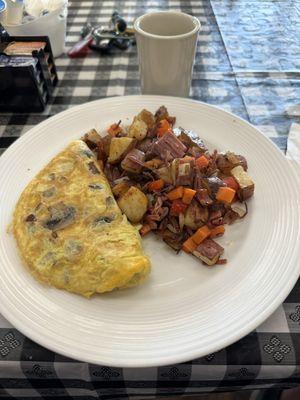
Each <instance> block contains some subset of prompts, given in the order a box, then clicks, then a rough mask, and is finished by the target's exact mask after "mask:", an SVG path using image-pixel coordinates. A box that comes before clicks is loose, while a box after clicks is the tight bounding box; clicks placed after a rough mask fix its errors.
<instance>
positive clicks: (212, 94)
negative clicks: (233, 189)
mask: <svg viewBox="0 0 300 400" xmlns="http://www.w3.org/2000/svg"><path fill="white" fill-rule="evenodd" d="M156 9H172V10H181V11H184V12H187V13H190V14H193V15H195V16H197V17H198V18H199V20H200V21H201V24H202V29H201V32H200V36H199V42H198V49H197V55H196V63H195V69H194V76H193V83H192V92H191V96H192V97H193V98H195V99H198V100H201V101H205V102H208V103H210V104H214V105H218V106H220V107H222V108H224V109H226V110H229V111H232V112H233V113H236V114H237V115H239V116H241V117H242V118H244V119H246V120H248V121H250V122H251V123H253V124H254V125H257V126H258V127H259V128H260V129H261V130H262V132H263V133H264V134H265V135H267V136H268V137H269V138H271V139H272V140H273V141H274V142H275V143H276V144H277V145H278V146H279V147H280V149H281V150H283V151H284V150H285V148H286V138H287V133H288V130H289V127H290V124H291V120H290V119H289V117H288V116H287V114H286V109H287V107H288V106H291V105H294V104H297V102H299V99H300V71H299V67H300V43H299V40H298V39H299V28H300V26H299V24H300V23H299V21H300V18H299V13H300V2H299V0H285V1H284V6H283V5H282V2H280V1H275V0H274V1H272V0H264V1H261V0H235V1H232V0H151V1H150V0H149V1H139V0H127V1H123V0H120V1H117V0H116V1H111V0H103V1H97V0H93V1H84V0H83V1H79V0H73V1H72V2H71V3H70V5H69V15H68V32H67V39H66V41H67V42H66V45H67V47H68V48H70V47H71V46H72V45H74V44H75V43H76V41H77V40H78V38H79V33H80V28H81V26H82V25H83V24H84V23H85V22H86V21H87V20H90V21H93V22H97V23H99V24H104V25H105V24H107V21H108V20H109V18H110V15H111V13H112V12H113V11H114V10H120V11H121V12H122V14H123V16H124V17H125V18H126V19H127V20H128V21H130V22H132V21H133V19H134V18H135V17H136V16H138V15H140V14H142V13H144V12H147V11H151V10H156ZM56 65H57V69H58V74H59V79H60V82H59V85H58V88H57V89H56V93H55V97H54V100H53V102H52V103H51V104H50V105H49V106H48V107H47V109H46V110H45V112H44V113H42V114H9V113H5V114H0V148H1V151H4V150H5V149H6V148H7V147H8V146H9V145H10V144H11V143H12V142H13V141H14V140H16V139H17V138H18V137H19V136H20V135H22V134H24V133H25V132H26V131H27V130H28V129H30V128H31V127H32V126H34V125H36V124H37V123H39V122H41V121H43V120H44V119H46V118H48V117H49V116H51V115H54V114H56V113H58V112H60V111H62V110H65V109H67V108H69V107H71V106H73V105H75V104H81V103H84V102H87V101H91V100H95V99H99V98H101V97H107V96H122V95H129V94H137V93H139V78H138V62H137V53H136V48H135V47H132V48H131V49H130V50H128V51H126V52H120V53H119V54H116V55H114V56H100V55H99V54H98V53H90V54H89V55H88V56H86V57H85V58H80V59H72V60H70V59H69V58H68V57H67V56H62V57H60V58H58V59H57V60H56ZM299 119H300V118H298V119H297V118H294V119H293V122H300V120H299ZM299 288H300V282H299V283H298V284H297V285H296V286H295V288H294V290H293V291H292V292H291V294H290V295H289V297H288V298H287V299H286V301H285V302H284V303H283V305H282V306H280V307H279V309H278V310H277V311H276V312H275V313H274V314H273V315H272V317H271V318H269V319H268V320H267V321H266V322H265V323H264V324H262V325H261V326H260V327H258V328H257V330H256V331H255V332H252V333H251V334H250V335H248V336H246V337H245V338H243V339H241V340H240V341H238V342H237V343H235V344H233V345H232V346H230V347H228V348H226V349H224V350H221V351H219V352H217V353H214V354H209V355H208V356H206V357H204V358H201V359H196V360H192V361H190V362H186V363H183V364H178V365H172V366H168V367H159V368H145V369H119V368H109V367H106V366H96V365H89V364H86V363H80V362H76V361H74V360H71V359H67V358H65V357H62V356H60V355H58V354H55V353H53V352H51V351H49V350H47V349H44V348H42V347H41V346H39V345H37V344H36V343H34V342H32V341H31V340H29V339H28V338H26V337H24V336H23V335H22V334H21V333H20V332H18V331H17V330H16V329H14V328H13V327H12V326H11V325H10V324H9V323H8V322H7V321H6V320H4V319H3V318H2V317H1V316H0V398H22V399H25V398H39V397H41V398H47V399H48V398H49V399H50V398H60V399H62V398H64V399H72V398H74V399H94V398H97V397H101V398H102V399H119V398H120V399H121V398H141V399H142V398H151V397H156V396H166V395H176V394H196V393H202V392H213V391H224V390H226V391H227V390H238V389H243V388H247V389H255V388H268V387H291V386H294V385H299V383H300V289H299Z"/></svg>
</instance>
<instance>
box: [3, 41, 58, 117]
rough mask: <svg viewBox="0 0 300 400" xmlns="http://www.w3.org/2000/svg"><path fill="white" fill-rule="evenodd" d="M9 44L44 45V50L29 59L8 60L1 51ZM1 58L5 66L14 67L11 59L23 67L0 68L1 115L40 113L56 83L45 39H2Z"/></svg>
mask: <svg viewBox="0 0 300 400" xmlns="http://www.w3.org/2000/svg"><path fill="white" fill-rule="evenodd" d="M11 42H45V43H46V46H45V48H44V49H41V50H38V51H36V50H34V51H32V55H31V56H23V55H20V56H18V55H12V56H7V55H5V54H4V53H3V51H4V50H5V48H6V46H7V45H8V44H9V43H11ZM1 57H2V59H3V60H4V64H5V63H10V64H13V63H14V58H17V57H22V58H24V65H18V66H16V65H14V66H12V65H5V66H0V111H6V112H7V111H10V112H34V111H39V112H40V111H43V110H44V109H45V106H46V104H47V103H48V101H49V100H50V99H51V97H52V95H53V91H54V88H55V86H56V85H57V82H58V77H57V71H56V67H55V62H54V58H53V53H52V49H51V45H50V41H49V38H48V36H8V37H7V36H5V37H3V39H2V42H1V43H0V59H1ZM5 58H9V60H7V59H5ZM26 58H27V59H28V63H26Z"/></svg>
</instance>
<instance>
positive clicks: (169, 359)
mask: <svg viewBox="0 0 300 400" xmlns="http://www.w3.org/2000/svg"><path fill="white" fill-rule="evenodd" d="M126 98H130V99H133V100H139V101H141V100H142V99H147V98H149V99H151V100H154V99H157V102H159V101H164V99H165V101H168V100H176V99H177V100H179V101H180V102H184V103H186V104H189V103H194V104H196V105H197V104H198V105H199V104H200V105H202V106H205V107H208V108H209V109H217V110H218V111H220V112H221V113H224V114H226V115H227V116H228V117H231V118H234V119H236V120H238V121H240V122H242V123H244V124H246V125H247V126H248V127H249V128H251V129H253V130H254V131H256V133H257V134H259V135H260V137H261V139H262V140H264V141H265V142H266V143H268V145H269V146H272V148H273V151H276V152H277V155H279V154H280V157H281V158H282V160H284V162H286V166H287V168H288V169H289V170H290V173H291V174H293V176H294V177H295V178H297V179H298V181H299V182H300V178H299V177H298V176H297V174H296V172H295V171H294V169H293V168H292V166H291V164H290V163H289V162H288V160H287V159H286V157H285V156H284V154H283V153H282V152H281V151H280V149H279V148H278V147H277V146H276V145H275V144H274V143H273V142H272V141H271V140H270V139H269V138H267V137H266V136H265V135H264V134H263V133H262V132H261V130H260V129H259V128H257V127H255V126H254V125H252V124H251V123H250V122H248V121H247V120H245V119H243V118H241V117H239V116H237V115H235V114H233V113H231V112H229V111H227V110H224V109H222V108H221V107H218V106H215V105H211V104H208V103H205V102H202V101H198V100H195V99H190V98H180V97H172V96H156V95H129V96H113V97H106V98H103V99H97V100H93V101H91V102H87V103H83V104H80V105H76V106H74V107H71V108H69V109H67V110H64V111H62V112H60V113H58V114H56V115H54V116H51V117H49V118H47V119H46V120H44V121H42V122H41V123H39V124H37V125H36V126H34V127H33V128H31V129H29V130H28V131H27V132H26V133H24V134H23V135H22V136H21V137H19V138H18V139H17V140H16V141H15V142H14V143H13V144H12V145H10V146H9V148H8V149H7V150H5V151H4V153H3V154H2V155H1V156H0V170H1V165H2V163H4V162H5V160H6V158H8V157H10V153H11V152H14V149H15V147H16V146H18V145H19V144H20V143H22V142H23V141H26V138H27V137H28V136H29V135H34V134H35V131H37V130H38V129H39V128H40V127H41V126H42V127H46V126H47V125H48V124H51V123H52V121H55V120H56V119H60V118H61V115H62V114H63V115H68V114H72V113H74V111H76V110H77V109H78V110H79V109H80V110H82V109H83V108H85V107H89V105H90V104H95V103H99V104H100V105H101V103H102V102H110V101H112V102H113V101H118V100H120V99H122V101H123V102H126ZM140 104H142V103H140ZM298 199H299V200H300V196H299V194H298ZM299 249H300V244H298V250H299ZM299 274H300V264H299V266H298V267H297V266H295V268H294V269H293V274H291V275H290V276H289V280H288V282H286V285H285V287H284V290H282V291H281V292H280V295H279V296H277V297H276V298H274V300H273V302H272V303H271V304H270V305H269V306H268V307H266V308H265V309H264V311H263V312H262V313H261V314H259V315H258V316H257V317H256V318H254V319H253V320H252V321H251V322H249V323H248V324H247V325H245V326H244V327H243V328H240V329H239V330H238V333H234V334H232V335H230V336H229V337H228V336H226V337H224V338H223V339H222V340H220V341H219V342H218V345H215V346H213V345H211V346H210V347H213V349H211V350H210V351H209V350H207V349H206V350H205V351H203V350H202V349H201V348H200V349H199V350H198V351H195V350H191V351H189V352H186V353H183V354H182V355H181V354H180V355H176V354H173V355H168V356H160V357H157V356H156V357H155V359H153V358H151V359H150V361H147V360H142V361H141V360H140V359H134V360H133V359H130V360H129V361H127V360H122V361H120V362H118V361H117V360H115V361H111V362H110V361H109V362H107V361H105V365H107V366H110V367H122V368H127V367H130V368H132V367H158V366H166V365H170V364H174V363H176V364H177V363H180V362H186V361H187V360H193V359H195V358H199V357H202V356H205V355H207V354H209V353H211V352H217V351H219V350H221V349H223V348H225V347H227V346H229V345H231V344H232V343H235V342H236V341H238V340H240V339H241V338H243V337H244V336H246V335H247V334H249V333H250V332H252V331H253V330H254V329H256V328H257V327H258V326H259V325H260V324H261V323H262V322H264V321H265V320H266V319H267V318H268V317H270V316H271V314H272V313H273V312H274V311H275V310H276V309H277V308H278V306H280V305H281V304H282V302H283V301H284V300H285V298H286V297H287V296H288V294H289V293H290V291H291V290H292V288H293V287H294V285H295V283H296V281H297V279H298V277H299ZM1 296H2V295H0V297H1ZM6 297H7V296H6ZM0 312H1V314H2V315H3V316H4V317H5V318H6V319H7V320H8V321H9V322H11V324H12V325H13V327H15V328H16V329H17V330H19V331H20V332H21V333H22V334H24V335H25V336H27V337H29V338H30V339H32V340H33V341H35V342H36V343H38V344H39V345H41V346H43V347H45V348H47V349H49V350H51V351H53V352H56V353H59V354H61V355H63V356H65V357H68V358H73V359H75V360H79V361H84V362H88V363H93V364H99V363H100V361H99V360H98V361H97V360H96V359H94V358H93V357H91V356H85V355H81V354H80V355H79V353H80V351H77V352H76V351H74V349H72V350H71V351H68V350H65V349H61V348H60V347H59V345H55V344H52V342H47V339H45V340H43V337H42V336H41V335H40V334H39V333H36V332H35V331H34V330H31V329H30V325H29V324H28V325H25V326H24V325H23V324H22V322H21V323H19V322H18V320H16V316H14V315H13V314H10V315H9V313H8V311H6V309H5V307H4V306H3V303H2V302H0ZM190 353H192V354H190ZM96 358H97V357H96Z"/></svg>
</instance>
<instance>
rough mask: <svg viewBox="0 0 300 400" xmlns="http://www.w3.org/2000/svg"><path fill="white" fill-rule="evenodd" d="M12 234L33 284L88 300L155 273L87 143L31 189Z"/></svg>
mask: <svg viewBox="0 0 300 400" xmlns="http://www.w3.org/2000/svg"><path fill="white" fill-rule="evenodd" d="M13 232H14V236H15V238H16V241H17V244H18V247H19V250H20V253H21V255H22V258H23V259H24V260H25V262H26V264H27V265H28V267H29V269H30V271H31V273H32V274H33V275H34V276H35V278H37V279H38V280H39V281H40V282H43V283H46V284H49V285H53V286H55V287H57V288H59V289H65V290H68V291H70V292H74V293H79V294H81V295H83V296H86V297H89V296H91V295H92V294H94V293H103V292H108V291H111V290H113V289H117V288H127V287H131V286H135V285H137V284H139V283H141V282H143V281H144V279H145V278H146V277H147V275H148V274H149V272H150V262H149V259H148V257H147V256H146V255H145V254H144V252H143V249H142V246H141V239H140V236H139V233H138V231H137V230H136V229H135V228H134V227H133V226H132V225H131V224H130V223H129V222H128V221H127V219H126V217H125V216H124V215H123V214H122V213H121V211H120V209H119V208H118V205H117V203H116V201H115V199H114V197H113V194H112V192H111V190H110V186H109V184H108V182H107V180H106V178H105V176H104V174H103V172H102V171H101V169H100V168H99V166H98V164H97V160H96V158H95V156H94V154H93V153H92V152H91V151H90V150H89V148H88V147H87V145H86V144H85V143H84V142H83V141H81V140H77V141H74V142H72V143H71V144H70V145H69V146H68V147H67V148H66V149H65V150H64V151H62V152H61V153H60V154H58V155H57V156H56V157H55V158H54V159H53V160H52V161H50V163H49V164H48V165H47V166H46V167H45V168H44V169H43V170H41V171H40V172H39V174H38V175H37V176H36V177H35V178H34V179H33V180H32V181H31V182H30V183H29V185H28V186H27V187H26V188H25V190H24V191H23V193H22V195H21V197H20V199H19V201H18V203H17V205H16V208H15V212H14V218H13Z"/></svg>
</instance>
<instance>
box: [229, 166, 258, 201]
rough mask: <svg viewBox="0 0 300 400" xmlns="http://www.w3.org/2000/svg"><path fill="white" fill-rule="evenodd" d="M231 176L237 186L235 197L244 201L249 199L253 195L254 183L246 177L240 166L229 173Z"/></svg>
mask: <svg viewBox="0 0 300 400" xmlns="http://www.w3.org/2000/svg"><path fill="white" fill-rule="evenodd" d="M230 173H231V175H232V176H233V177H234V179H235V180H236V181H237V183H238V184H239V187H240V188H239V190H238V191H237V195H238V197H239V199H240V200H246V199H248V198H249V197H251V196H252V195H253V193H254V182H253V181H252V179H251V178H250V176H249V175H248V173H247V172H246V171H244V169H243V167H242V166H241V165H238V166H237V167H234V168H232V170H231V171H230Z"/></svg>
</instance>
